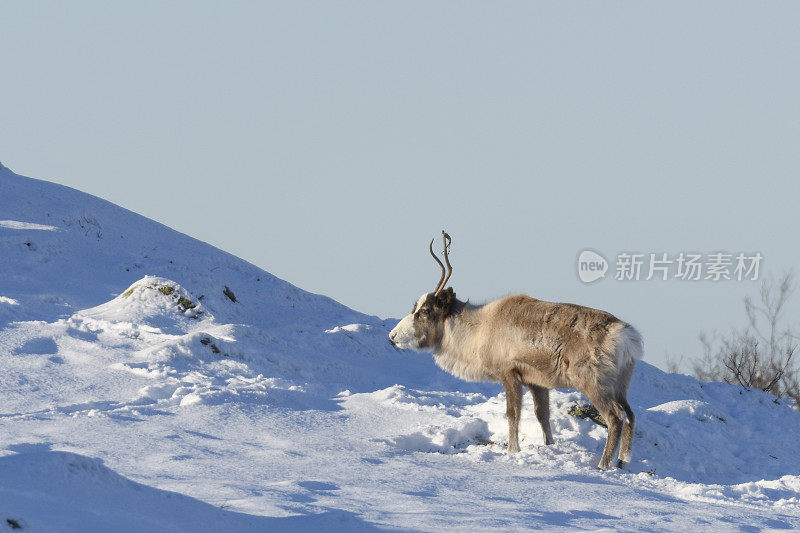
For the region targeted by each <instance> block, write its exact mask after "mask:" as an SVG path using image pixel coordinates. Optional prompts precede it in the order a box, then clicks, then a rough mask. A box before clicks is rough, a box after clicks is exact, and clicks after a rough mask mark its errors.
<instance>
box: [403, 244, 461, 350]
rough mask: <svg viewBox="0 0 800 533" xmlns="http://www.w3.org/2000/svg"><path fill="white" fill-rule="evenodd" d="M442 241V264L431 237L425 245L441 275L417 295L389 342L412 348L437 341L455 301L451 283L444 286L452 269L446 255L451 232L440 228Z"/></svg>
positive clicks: (434, 345)
mask: <svg viewBox="0 0 800 533" xmlns="http://www.w3.org/2000/svg"><path fill="white" fill-rule="evenodd" d="M442 240H443V241H444V261H445V263H447V271H446V272H445V268H444V265H443V264H442V262H441V261H440V260H439V258H438V257H436V254H435V253H434V252H433V239H431V244H430V246H429V247H428V248H429V249H430V252H431V255H432V256H433V258H434V259H435V260H436V262H437V263H439V266H440V267H441V268H442V277H441V278H439V283H438V284H437V285H436V288H435V289H434V290H433V292H428V293H425V294H423V295H422V296H420V297H419V299H418V300H417V302H416V303H415V304H414V308H413V309H412V310H411V314H409V315H408V316H406V317H405V318H403V320H401V321H400V323H398V324H397V326H395V328H394V329H393V330H392V331H391V332H390V333H389V342H391V343H392V344H394V345H395V346H397V347H398V348H411V349H412V350H426V349H427V350H430V349H433V348H434V347H436V346H437V345H439V344H440V343H441V341H442V336H443V334H444V321H445V319H446V318H447V317H448V316H450V315H451V314H452V312H453V308H454V304H455V303H456V302H457V300H456V294H455V292H453V289H452V287H448V288H446V289H445V288H444V287H445V285H447V280H448V279H450V275H451V274H452V273H453V267H452V266H450V259H449V258H448V256H447V253H448V249H449V248H450V235H448V234H447V233H446V232H445V231H444V230H443V231H442Z"/></svg>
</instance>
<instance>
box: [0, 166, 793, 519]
mask: <svg viewBox="0 0 800 533" xmlns="http://www.w3.org/2000/svg"><path fill="white" fill-rule="evenodd" d="M176 208H180V199H176ZM0 218H3V219H4V220H3V221H2V223H0V269H1V270H0V271H2V272H3V276H2V277H0V365H2V368H3V372H2V373H0V398H1V399H2V402H0V529H2V527H5V526H6V525H9V526H10V524H11V522H7V520H11V521H13V523H15V524H19V525H20V526H21V527H22V528H23V529H22V531H111V530H113V531H143V530H153V531H220V530H224V531H265V530H280V531H292V530H297V531H307V530H320V531H373V530H377V529H399V530H423V531H464V530H472V529H480V530H486V529H491V528H499V529H502V530H525V529H547V530H559V529H570V530H571V529H592V530H600V529H613V530H641V529H645V530H654V529H655V530H673V529H685V528H692V529H693V530H705V531H717V530H720V529H723V530H731V529H747V530H751V529H798V528H800V461H798V460H797V440H798V436H800V414H798V413H797V412H796V411H794V410H792V409H791V407H790V406H789V405H786V404H785V403H784V402H781V401H777V402H776V401H774V398H773V397H772V396H770V395H768V394H766V393H762V392H759V391H746V390H744V389H742V388H741V387H734V386H729V385H725V384H721V383H701V382H698V381H696V380H694V379H693V378H690V377H688V376H681V375H672V374H665V373H663V372H661V371H660V370H658V369H657V368H655V367H653V366H651V365H649V364H647V362H646V361H640V362H639V363H638V364H637V367H636V372H635V375H634V379H633V383H632V386H631V392H630V397H629V399H630V403H631V405H632V407H633V409H634V411H635V413H636V415H637V428H636V434H635V441H634V457H633V462H632V464H631V466H630V468H629V469H628V470H627V471H619V470H618V471H612V472H601V471H598V470H597V469H596V468H595V465H596V463H597V460H598V456H599V454H600V452H601V450H602V447H603V444H604V442H605V436H606V430H605V428H603V427H601V426H599V425H597V424H595V423H594V422H592V421H590V420H584V419H579V418H575V417H573V416H571V415H569V414H568V411H569V410H570V407H572V406H573V405H575V404H583V403H586V399H585V398H584V397H583V396H582V395H580V394H579V393H577V392H574V391H567V390H563V391H553V392H552V393H551V412H552V426H553V434H554V438H555V441H556V443H555V444H554V445H552V446H543V445H542V442H543V439H542V434H541V429H540V427H539V424H538V422H537V421H536V419H535V417H534V416H533V409H532V405H531V402H530V398H529V397H526V398H525V405H524V411H523V419H522V422H521V426H520V433H521V437H522V442H521V445H522V451H521V452H520V453H519V454H516V455H514V456H508V455H507V454H506V453H505V444H506V441H507V437H508V435H507V425H506V420H505V399H504V396H503V394H502V390H501V389H500V388H499V386H497V385H494V384H482V383H467V382H463V381H460V380H458V379H456V378H453V377H452V376H449V375H447V374H445V373H444V372H442V371H441V370H439V369H438V368H437V367H436V366H435V364H434V363H433V361H432V358H431V357H430V356H429V355H425V354H414V353H411V352H406V351H403V350H399V349H396V348H394V347H392V346H391V345H390V344H389V343H388V341H387V333H388V331H389V330H391V328H392V327H394V325H395V324H396V323H397V321H396V320H381V319H379V318H377V317H372V316H367V315H363V314H361V313H358V312H356V311H353V310H351V309H348V308H346V307H344V306H342V305H340V304H338V303H337V302H335V301H333V300H331V299H330V298H327V297H325V296H321V295H315V294H310V293H308V292H305V291H302V290H301V289H298V288H297V287H294V286H292V285H291V284H289V283H287V282H285V281H282V280H280V279H278V278H275V277H274V276H272V275H270V274H269V273H267V272H265V271H263V270H261V269H259V268H257V267H255V266H253V265H250V264H248V263H246V262H245V261H243V260H240V259H238V258H236V257H233V256H231V255H229V254H227V253H225V252H222V251H220V250H217V249H215V248H213V247H211V246H209V245H207V244H204V243H202V242H199V241H197V240H195V239H192V238H190V237H188V236H186V235H183V234H180V233H178V232H175V231H173V230H171V229H169V228H167V227H165V226H162V225H160V224H158V223H155V222H153V221H151V220H148V219H146V218H144V217H141V216H139V215H136V214H135V213H131V212H129V211H126V210H124V209H122V208H120V207H118V206H115V205H113V204H110V203H108V202H105V201H103V200H100V199H98V198H95V197H92V196H90V195H87V194H84V193H81V192H79V191H75V190H73V189H69V188H66V187H62V186H59V185H55V184H52V183H48V182H44V181H38V180H32V179H29V178H24V177H21V176H17V175H15V174H13V173H12V172H11V171H9V170H7V169H5V168H4V167H0ZM257 245H258V243H254V246H257ZM226 287H227V288H228V289H230V291H232V292H233V294H235V298H236V301H235V302H234V301H233V300H232V299H231V298H229V297H228V296H226V295H225V293H224V291H225V289H226Z"/></svg>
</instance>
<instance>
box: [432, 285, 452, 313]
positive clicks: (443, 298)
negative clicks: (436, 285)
mask: <svg viewBox="0 0 800 533" xmlns="http://www.w3.org/2000/svg"><path fill="white" fill-rule="evenodd" d="M455 299H456V293H455V292H453V287H447V288H446V289H445V290H443V291H442V292H440V293H439V295H438V296H436V305H437V306H439V307H441V308H443V309H450V305H451V304H452V303H453V301H454V300H455Z"/></svg>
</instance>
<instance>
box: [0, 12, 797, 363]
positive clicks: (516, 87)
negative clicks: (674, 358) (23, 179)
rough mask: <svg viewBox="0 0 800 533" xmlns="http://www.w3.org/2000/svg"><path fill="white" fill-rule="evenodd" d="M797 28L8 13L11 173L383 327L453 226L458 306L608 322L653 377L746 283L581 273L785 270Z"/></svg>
mask: <svg viewBox="0 0 800 533" xmlns="http://www.w3.org/2000/svg"><path fill="white" fill-rule="evenodd" d="M798 20H800V4H798V3H792V2H768V3H764V2H759V3H756V2H751V3H743V2H738V3H731V2H694V1H693V2H669V3H665V2H659V3H651V2H636V3H619V2H493V3H488V2H481V3H477V2H472V3H467V2H427V1H426V2H394V3H390V2H298V1H292V2H282V3H276V2H214V3H212V2H196V1H195V2H168V3H163V2H131V3H121V2H114V3H110V2H69V3H66V2H35V3H34V2H16V3H6V4H4V5H3V7H2V8H0V67H1V68H0V91H2V92H0V94H2V105H0V161H2V162H3V163H4V164H5V165H6V166H8V167H9V168H11V169H12V170H14V171H16V172H17V173H20V174H23V175H28V176H32V177H38V178H43V179H48V180H51V181H55V182H58V183H63V184H66V185H69V186H72V187H75V188H78V189H81V190H83V191H86V192H90V193H92V194H95V195H98V196H101V197H103V198H106V199H108V200H110V201H112V202H115V203H118V204H120V205H123V206H125V207H127V208H129V209H132V210H133V211H136V212H139V213H141V214H143V215H146V216H148V217H151V218H154V219H156V220H158V221H160V222H163V223H165V224H167V225H169V226H172V227H174V228H176V229H178V230H180V231H183V232H185V233H188V234H190V235H192V236H194V237H197V238H199V239H202V240H205V241H208V242H210V243H212V244H214V245H216V246H218V247H220V248H223V249H225V250H227V251H230V252H232V253H234V254H236V255H238V256H240V257H243V258H245V259H247V260H250V261H252V262H253V263H255V264H257V265H259V266H261V267H263V268H264V269H266V270H268V271H270V272H272V273H273V274H275V275H277V276H279V277H282V278H284V279H286V280H288V281H291V282H292V283H294V284H296V285H299V286H300V287H302V288H305V289H307V290H311V291H314V292H320V293H324V294H327V295H329V296H331V297H333V298H335V299H337V300H339V301H341V302H343V303H345V304H347V305H349V306H351V307H354V308H356V309H358V310H361V311H365V312H368V313H371V314H378V315H380V316H395V317H399V316H401V315H402V314H405V313H406V312H407V311H408V309H409V308H410V307H411V304H412V303H413V301H414V300H415V299H416V298H417V296H419V294H420V293H422V292H424V291H427V290H430V289H431V288H433V286H434V284H435V282H436V280H437V279H438V272H437V268H438V267H436V265H435V264H434V263H433V260H432V259H431V258H430V257H429V256H428V255H427V250H426V247H427V243H428V241H429V240H430V238H431V237H434V236H436V235H438V234H439V232H440V231H441V229H442V228H443V227H444V228H446V229H447V230H448V231H449V232H450V234H451V235H452V236H453V252H452V260H453V264H454V267H455V270H454V274H453V277H452V280H451V282H452V285H453V286H454V288H455V290H456V292H457V293H458V295H459V297H462V298H467V297H468V298H470V299H471V300H472V301H481V300H485V299H488V298H491V297H495V296H500V295H503V294H506V293H510V292H526V293H529V294H531V295H533V296H536V297H539V298H542V299H549V300H560V301H572V302H576V303H581V304H585V305H590V306H594V307H600V308H604V309H607V310H609V311H611V312H613V313H615V314H617V315H618V316H620V317H621V318H623V319H626V320H628V321H630V322H632V323H633V324H635V325H637V326H638V327H639V329H641V330H642V332H643V334H644V336H645V340H646V350H647V356H646V358H647V359H648V360H650V361H651V362H654V363H656V364H658V365H662V364H663V358H664V354H665V352H667V351H669V352H670V353H672V354H674V355H679V354H691V353H694V352H696V351H697V349H698V348H699V344H698V342H697V340H696V336H697V333H698V332H699V331H701V330H712V329H715V328H717V329H726V328H728V327H729V326H733V325H741V324H742V322H743V311H742V306H741V299H742V297H743V296H744V295H746V294H753V293H755V291H756V290H757V284H756V283H752V282H750V283H745V282H725V283H713V282H697V283H689V282H681V281H675V280H671V281H667V282H657V281H651V282H644V281H640V282H630V283H621V282H617V281H613V280H612V279H607V280H604V281H600V282H598V283H596V284H593V285H584V284H582V283H581V282H580V281H579V280H578V278H577V275H576V268H575V260H576V257H577V254H578V253H579V252H580V251H581V250H583V249H584V248H592V249H594V250H598V251H600V252H602V253H604V254H605V255H606V256H607V257H609V259H612V258H613V256H614V255H616V254H617V253H618V252H620V251H640V252H669V253H678V252H680V251H699V252H704V253H710V252H715V251H719V250H724V251H729V252H739V251H747V252H752V251H760V252H761V253H762V254H763V255H764V257H765V259H764V263H763V269H764V272H767V273H770V272H771V273H775V274H778V273H780V272H782V271H783V270H785V269H787V268H789V267H791V266H793V265H798V264H800V250H798V246H797V230H796V225H797V212H796V211H797V208H796V205H797V200H798V192H800V185H798V178H799V177H800V173H798V170H799V169H800V149H798V147H800V99H799V98H798V96H797V95H798V94H800V69H798V57H800V32H799V31H798V26H797V24H798V22H797V21H798ZM797 299H800V296H798V297H797V298H796V300H797ZM798 307H800V306H798V305H797V302H795V305H793V307H792V311H793V313H794V315H793V316H796V312H797V310H798Z"/></svg>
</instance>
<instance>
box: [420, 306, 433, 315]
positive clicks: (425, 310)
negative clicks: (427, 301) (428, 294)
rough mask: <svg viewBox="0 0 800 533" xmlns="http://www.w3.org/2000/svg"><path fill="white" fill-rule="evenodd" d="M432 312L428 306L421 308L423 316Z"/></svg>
mask: <svg viewBox="0 0 800 533" xmlns="http://www.w3.org/2000/svg"><path fill="white" fill-rule="evenodd" d="M430 313H431V311H430V309H428V308H425V309H420V310H419V314H421V315H422V316H428V315H429V314H430Z"/></svg>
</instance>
